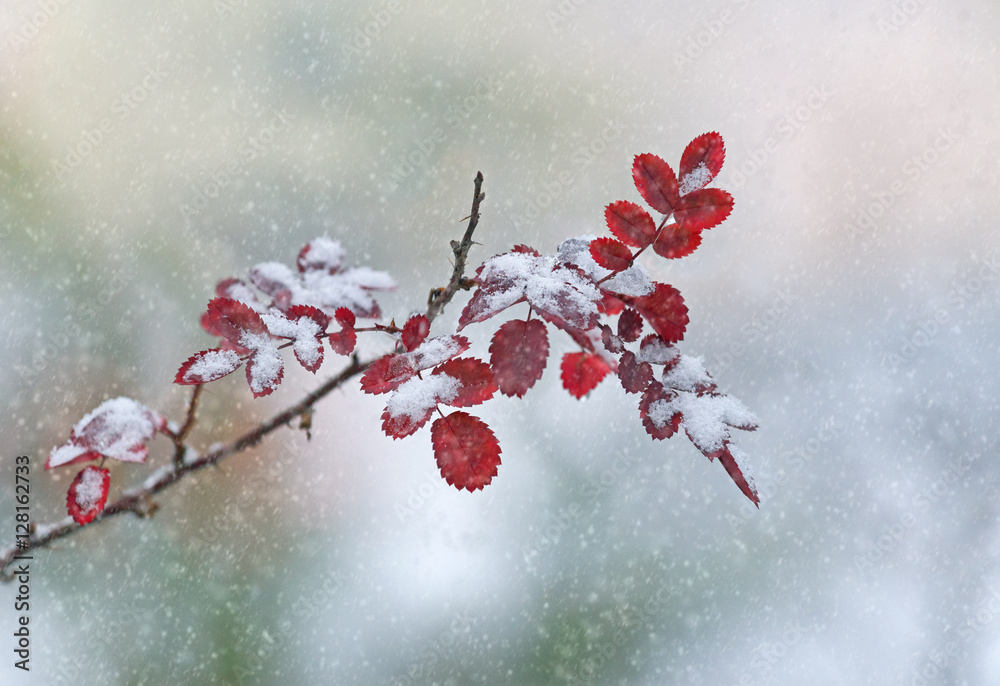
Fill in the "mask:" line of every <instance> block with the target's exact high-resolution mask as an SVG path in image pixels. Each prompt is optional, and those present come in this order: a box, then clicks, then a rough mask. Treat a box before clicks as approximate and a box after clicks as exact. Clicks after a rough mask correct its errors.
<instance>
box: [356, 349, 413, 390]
mask: <svg viewBox="0 0 1000 686" xmlns="http://www.w3.org/2000/svg"><path fill="white" fill-rule="evenodd" d="M416 373H417V371H416V369H414V367H413V362H412V361H411V360H410V358H409V357H408V356H407V355H392V354H389V355H385V356H383V357H380V358H378V359H377V360H375V361H374V362H372V363H371V365H369V366H368V369H366V370H365V373H364V374H363V375H362V376H361V390H363V391H364V392H365V393H371V394H373V395H378V394H379V393H388V392H389V391H394V390H396V389H397V388H398V387H399V385H400V384H401V383H403V382H404V381H406V380H407V379H411V378H413V377H414V376H416Z"/></svg>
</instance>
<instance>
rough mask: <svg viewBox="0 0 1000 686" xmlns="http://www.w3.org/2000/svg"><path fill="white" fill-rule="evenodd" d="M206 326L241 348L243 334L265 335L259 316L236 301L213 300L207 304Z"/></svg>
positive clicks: (264, 327) (264, 328) (265, 327)
mask: <svg viewBox="0 0 1000 686" xmlns="http://www.w3.org/2000/svg"><path fill="white" fill-rule="evenodd" d="M208 324H209V326H210V327H211V330H213V331H215V332H216V333H217V334H218V335H220V336H222V337H224V338H225V339H226V340H228V341H230V342H231V343H234V344H236V345H240V346H242V345H243V343H242V342H241V339H242V337H243V334H244V332H249V333H253V334H267V333H268V331H267V326H265V325H264V320H262V319H261V318H260V315H259V314H257V313H256V312H254V311H253V310H252V309H251V308H250V307H248V306H247V305H244V304H243V303H241V302H239V301H238V300H231V299H230V298H215V299H213V300H212V301H210V302H209V303H208Z"/></svg>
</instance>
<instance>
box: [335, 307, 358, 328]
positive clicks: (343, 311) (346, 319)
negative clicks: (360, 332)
mask: <svg viewBox="0 0 1000 686" xmlns="http://www.w3.org/2000/svg"><path fill="white" fill-rule="evenodd" d="M333 316H334V318H335V319H336V320H337V323H338V324H340V325H341V326H342V327H344V328H345V329H353V328H354V324H355V323H356V322H357V318H356V317H355V316H354V313H353V312H351V311H350V310H349V309H347V308H346V307H338V308H337V311H336V312H334V313H333Z"/></svg>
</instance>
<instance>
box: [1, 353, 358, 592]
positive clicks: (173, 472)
mask: <svg viewBox="0 0 1000 686" xmlns="http://www.w3.org/2000/svg"><path fill="white" fill-rule="evenodd" d="M373 361H374V360H368V361H366V362H359V361H358V358H357V356H356V355H355V356H353V357H352V358H351V364H350V365H349V366H348V367H346V368H345V369H344V370H342V371H341V372H340V374H338V375H337V376H335V377H333V378H332V379H330V380H328V381H327V382H326V383H324V384H323V385H322V386H320V387H319V388H317V389H316V390H315V391H313V392H312V393H310V394H309V395H307V396H306V397H305V398H303V399H302V400H301V401H299V402H298V403H296V404H295V405H293V406H291V407H289V408H288V409H286V410H284V411H283V412H280V413H278V414H276V415H275V416H274V417H272V418H271V419H269V420H268V421H266V422H264V423H263V424H261V425H259V426H256V427H254V428H253V429H251V430H250V431H248V432H247V433H245V434H243V435H242V436H240V437H239V438H237V439H236V440H234V441H232V442H231V443H229V444H227V445H224V446H222V447H220V448H216V449H215V450H213V451H212V452H210V453H208V454H207V455H205V456H203V457H199V458H197V459H195V460H191V461H190V462H189V461H187V460H184V459H183V458H182V459H181V460H176V459H175V460H174V461H173V463H172V464H170V465H168V466H165V467H161V468H160V469H158V470H157V471H155V472H153V474H152V475H151V476H150V477H149V478H147V479H146V481H145V482H144V483H143V485H142V487H141V488H139V489H130V490H128V491H126V492H125V493H123V494H122V496H121V497H120V498H118V500H116V501H115V502H113V503H111V504H110V505H108V506H107V507H106V508H104V511H103V512H102V513H101V514H100V515H98V516H97V518H96V519H95V520H94V521H93V522H91V523H90V524H88V525H87V526H86V527H82V526H80V525H78V524H77V523H76V522H74V521H73V518H72V517H66V518H64V519H63V520H61V521H59V522H56V523H54V524H48V525H42V526H39V527H38V528H37V529H36V530H35V532H34V533H33V534H32V535H31V537H30V539H29V541H28V545H27V547H25V548H18V547H17V546H16V545H15V546H11V547H9V548H7V549H6V550H3V551H2V553H0V580H2V581H11V580H12V579H13V577H14V573H13V572H12V571H10V570H9V569H8V567H10V566H11V564H12V563H13V562H14V560H15V557H23V556H26V555H30V554H31V552H32V551H33V550H37V549H38V548H44V547H47V546H48V545H49V544H51V543H53V542H54V541H57V540H59V539H60V538H66V537H67V536H70V535H72V534H75V533H76V532H78V531H82V530H83V529H84V528H87V529H90V528H91V527H94V526H97V525H98V524H100V523H102V522H105V521H107V520H109V519H110V518H111V517H114V516H115V515H120V514H123V513H125V512H133V513H135V514H136V515H137V516H139V517H145V516H149V515H151V514H152V513H153V512H154V511H155V510H156V509H157V506H156V504H155V503H154V502H153V496H154V495H156V494H157V493H159V492H160V491H163V490H165V489H166V488H168V487H169V486H171V485H173V484H175V483H176V482H178V481H179V480H180V479H182V478H183V477H185V476H187V475H188V474H191V473H193V472H196V471H198V470H200V469H204V468H205V467H208V466H209V465H214V464H217V463H219V462H221V461H222V460H224V459H226V458H227V457H230V456H232V455H236V454H238V453H241V452H243V451H244V450H246V449H247V448H250V447H252V446H255V445H257V444H258V443H260V441H261V440H262V439H263V438H264V437H265V436H267V435H268V434H269V433H271V432H272V431H274V430H275V429H278V428H279V427H281V426H284V425H286V424H288V423H289V422H290V421H291V420H293V419H294V418H295V417H298V416H301V415H302V414H304V413H305V412H307V411H309V410H310V409H311V408H312V406H313V405H315V404H316V403H317V402H319V400H321V399H322V398H324V397H325V396H327V395H329V393H330V392H331V391H333V390H335V389H337V388H339V387H340V386H342V385H343V384H344V383H345V382H346V381H348V380H349V379H351V378H353V377H355V376H357V375H358V374H361V373H362V372H364V371H365V370H366V369H368V366H369V365H370V364H371V363H372V362H373ZM199 388H200V386H199ZM195 397H196V396H195ZM192 404H194V403H192ZM189 407H190V406H189ZM189 417H190V415H189ZM185 428H187V429H189V428H190V427H189V426H188V425H187V424H186V425H185ZM182 433H183V431H182ZM179 435H180V434H179ZM178 446H179V449H183V450H184V451H185V452H186V446H184V445H183V444H180V443H179V444H178Z"/></svg>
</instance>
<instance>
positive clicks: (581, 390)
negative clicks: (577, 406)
mask: <svg viewBox="0 0 1000 686" xmlns="http://www.w3.org/2000/svg"><path fill="white" fill-rule="evenodd" d="M559 366H560V369H561V370H562V374H561V375H560V376H561V378H562V382H563V388H565V389H566V390H567V391H569V393H570V395H572V396H574V397H576V398H582V397H583V396H585V395H587V394H588V393H590V391H592V390H593V389H594V387H595V386H597V384H599V383H600V382H601V379H603V378H604V377H605V376H606V375H607V373H608V372H609V371H611V367H609V366H608V363H607V362H605V361H604V360H603V359H601V357H600V356H598V355H594V354H592V353H584V352H580V353H566V354H565V355H563V359H562V364H561V365H559Z"/></svg>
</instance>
